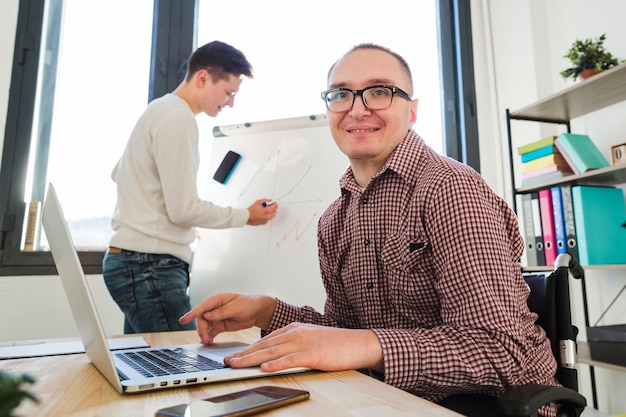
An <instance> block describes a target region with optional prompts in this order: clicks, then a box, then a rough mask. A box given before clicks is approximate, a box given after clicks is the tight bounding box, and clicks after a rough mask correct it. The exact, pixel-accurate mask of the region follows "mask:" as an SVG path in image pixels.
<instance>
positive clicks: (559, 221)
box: [550, 186, 578, 259]
mask: <svg viewBox="0 0 626 417" xmlns="http://www.w3.org/2000/svg"><path fill="white" fill-rule="evenodd" d="M550 193H551V195H552V214H553V216H554V240H555V241H556V253H557V255H558V254H561V253H565V252H567V244H566V241H565V220H564V218H563V199H562V196H561V187H559V186H555V187H552V188H550ZM576 259H578V258H576Z"/></svg>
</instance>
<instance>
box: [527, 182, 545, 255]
mask: <svg viewBox="0 0 626 417" xmlns="http://www.w3.org/2000/svg"><path fill="white" fill-rule="evenodd" d="M530 203H531V207H532V212H533V230H534V232H535V251H536V252H537V266H546V255H545V250H544V247H543V232H542V228H541V209H540V208H539V193H538V192H534V193H531V194H530Z"/></svg>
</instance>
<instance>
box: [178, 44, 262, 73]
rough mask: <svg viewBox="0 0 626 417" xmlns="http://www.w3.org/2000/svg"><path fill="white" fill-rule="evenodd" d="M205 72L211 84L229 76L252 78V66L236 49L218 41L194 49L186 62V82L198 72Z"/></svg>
mask: <svg viewBox="0 0 626 417" xmlns="http://www.w3.org/2000/svg"><path fill="white" fill-rule="evenodd" d="M203 69H205V70H207V71H208V72H209V74H211V78H212V79H213V82H217V81H219V80H227V79H228V77H229V76H230V75H235V76H237V77H239V76H241V75H245V76H247V77H250V78H252V65H250V63H249V62H248V60H247V59H246V57H245V55H244V54H243V53H242V52H241V51H240V50H239V49H237V48H234V47H232V46H230V45H228V44H227V43H224V42H220V41H213V42H209V43H207V44H205V45H203V46H201V47H199V48H198V49H196V50H195V51H194V52H193V53H192V54H191V56H190V57H189V61H188V62H187V75H186V76H185V78H186V79H187V81H189V80H190V79H191V77H192V76H193V75H194V74H195V73H197V72H198V71H200V70H203Z"/></svg>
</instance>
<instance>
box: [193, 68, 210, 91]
mask: <svg viewBox="0 0 626 417" xmlns="http://www.w3.org/2000/svg"><path fill="white" fill-rule="evenodd" d="M195 79H196V84H197V86H198V87H204V86H205V85H206V84H207V83H210V82H211V74H209V72H208V71H207V70H205V69H201V70H199V71H198V72H196V75H195Z"/></svg>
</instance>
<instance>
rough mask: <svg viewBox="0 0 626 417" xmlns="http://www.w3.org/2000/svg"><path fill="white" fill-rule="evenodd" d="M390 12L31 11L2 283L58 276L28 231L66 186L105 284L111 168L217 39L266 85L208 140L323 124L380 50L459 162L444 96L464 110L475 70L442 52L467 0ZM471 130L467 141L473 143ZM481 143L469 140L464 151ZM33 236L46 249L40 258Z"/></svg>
mask: <svg viewBox="0 0 626 417" xmlns="http://www.w3.org/2000/svg"><path fill="white" fill-rule="evenodd" d="M11 1H18V0H11ZM389 1H390V3H389V2H388V3H386V5H387V7H385V10H388V11H392V12H391V13H380V12H379V11H378V10H379V2H375V1H373V0H367V1H359V2H358V7H353V6H354V3H352V2H334V3H331V2H330V1H328V0H319V1H318V2H317V3H316V6H315V7H313V8H312V9H310V10H309V9H307V10H304V11H302V7H299V6H297V5H296V3H293V2H289V1H285V0H267V1H264V2H259V1H252V0H250V1H246V2H230V3H229V2H215V1H211V0H134V1H133V2H130V3H132V4H130V3H129V2H128V1H125V0H109V1H107V2H86V3H85V2H83V1H81V0H20V1H19V17H18V23H17V35H16V40H15V42H16V46H17V47H16V52H15V59H14V60H13V68H12V78H11V91H10V95H9V105H8V112H7V115H6V116H7V123H6V130H5V135H4V142H3V153H2V165H1V166H0V170H1V171H0V275H23V274H52V273H54V264H53V262H52V258H51V256H50V254H49V252H47V250H46V242H45V236H41V233H37V232H39V230H38V227H35V228H34V229H29V228H28V227H27V225H28V224H29V218H28V212H29V206H30V202H31V201H39V202H41V201H42V200H43V198H44V193H45V187H46V185H47V183H48V182H53V183H54V184H55V187H56V188H57V191H58V193H59V197H60V199H61V202H62V203H63V205H64V210H65V215H66V217H67V218H68V222H69V224H70V230H71V232H72V235H73V238H74V241H75V243H76V244H77V246H78V249H79V255H80V258H81V262H82V263H83V266H84V268H85V271H86V272H87V273H100V272H101V260H102V255H103V250H104V248H105V247H106V244H107V242H108V238H109V236H110V234H111V231H110V216H111V214H112V211H113V208H114V204H115V189H114V184H113V182H112V181H111V179H110V173H111V169H112V167H113V165H114V164H115V162H116V160H117V158H118V157H119V155H120V154H121V152H122V150H123V147H124V145H125V142H126V140H127V137H128V135H129V133H130V131H131V129H132V127H133V125H134V123H135V121H136V119H137V118H138V117H139V115H140V114H141V112H142V111H143V110H144V108H145V106H146V104H147V102H148V101H149V100H151V99H152V98H155V97H159V96H161V95H163V94H164V93H166V92H169V91H172V90H173V89H174V88H175V87H176V86H177V85H178V83H179V82H180V81H181V79H182V78H183V76H184V64H185V60H186V58H187V57H188V56H189V53H190V52H191V51H192V50H193V49H194V48H195V47H196V45H197V44H203V43H205V42H208V41H210V40H213V39H220V40H222V41H225V42H228V43H231V44H233V45H234V46H236V47H238V48H240V49H241V50H242V51H243V52H244V53H245V54H246V56H247V57H248V58H249V60H250V61H251V62H252V64H253V66H254V68H255V77H254V79H252V80H246V81H244V84H243V85H242V89H241V92H240V93H239V94H238V95H237V100H236V106H235V107H234V108H233V109H228V110H226V111H224V112H222V114H221V115H219V116H218V117H217V118H214V119H212V118H209V117H206V116H199V117H198V123H199V125H200V128H201V134H202V135H203V136H204V137H207V138H210V137H211V129H212V128H213V126H216V125H225V124H232V123H240V122H244V121H257V120H267V119H277V118H285V117H294V116H302V115H305V114H319V113H323V112H324V111H325V110H324V105H323V102H322V100H321V99H320V98H319V92H320V91H322V90H323V89H325V88H326V73H327V71H328V68H329V66H330V65H331V64H332V62H333V61H334V60H335V59H337V58H338V57H339V56H341V54H343V53H344V52H346V51H347V50H348V49H349V48H350V47H351V46H353V45H354V44H357V43H362V42H374V43H378V44H381V45H384V46H388V47H390V48H392V49H393V50H395V51H397V52H399V53H400V54H402V55H403V56H405V57H406V58H407V60H408V61H409V64H410V65H411V68H412V71H413V77H414V83H415V94H414V96H415V97H417V98H419V100H420V106H419V109H418V120H417V123H416V125H415V129H416V131H417V132H418V133H420V134H421V135H422V136H423V137H424V138H425V139H426V140H428V141H429V144H430V145H431V146H433V147H434V148H435V149H438V150H442V149H444V151H445V152H446V153H448V154H449V155H450V153H449V152H448V151H449V150H448V148H447V147H446V146H447V145H446V144H447V143H458V141H457V142H451V140H453V141H456V140H457V139H456V137H457V133H459V132H457V131H454V129H452V130H451V129H448V128H447V127H446V126H448V125H452V126H458V125H459V123H458V122H457V121H456V119H455V118H457V117H459V116H458V114H459V112H460V111H459V109H451V110H448V108H449V107H450V106H449V105H448V106H446V105H441V104H440V103H439V101H440V98H439V96H440V92H441V91H444V92H446V94H448V92H451V94H452V96H450V97H452V98H450V97H448V98H447V102H450V101H452V102H457V101H463V102H464V101H465V100H458V99H456V97H458V96H460V95H461V94H464V95H463V97H466V96H467V94H466V93H462V92H461V93H459V92H457V91H459V86H460V85H461V84H460V83H459V82H458V80H457V78H455V70H454V69H452V70H451V69H450V68H451V65H454V67H455V68H457V70H458V72H459V73H460V74H461V73H465V74H467V73H468V68H466V67H467V66H464V65H463V63H462V62H459V61H458V58H457V56H458V54H457V53H452V52H450V53H448V54H447V55H445V54H444V55H442V56H439V57H438V54H441V50H442V49H443V50H444V52H445V51H449V50H450V49H454V48H457V46H456V45H455V40H456V39H459V38H463V37H460V36H459V31H460V32H463V30H464V29H463V27H462V25H461V27H460V28H459V19H458V17H457V14H458V13H459V11H458V9H457V8H456V6H457V3H458V0H429V1H426V0H424V1H421V2H412V3H411V2H409V3H406V2H404V1H402V0H389ZM83 3H85V4H83ZM231 3H232V4H231ZM414 3H416V4H417V5H415V4H414ZM349 6H352V7H349ZM277 10H280V13H277ZM393 11H395V14H394V13H393ZM465 13H466V16H469V9H468V10H467V11H466V12H465ZM249 16H251V17H253V19H249V18H247V17H249ZM274 16H278V17H274ZM337 19H340V22H342V23H341V24H337ZM341 19H345V20H341ZM196 22H197V24H196ZM437 23H439V25H438V24H437ZM461 23H462V21H461ZM196 31H197V33H196ZM444 34H447V35H446V36H444ZM465 38H468V36H465ZM438 42H443V44H442V45H443V46H442V47H441V48H437V43H438ZM470 46H471V45H470ZM470 52H471V48H470ZM446 57H448V58H446ZM446 59H447V60H446ZM442 60H443V62H444V64H445V65H446V68H444V69H445V70H444V71H441V74H442V76H440V75H439V73H440V71H439V62H442ZM0 65H2V64H0ZM460 68H463V71H460ZM446 71H448V72H446ZM446 74H447V75H448V76H446ZM469 74H470V76H469V78H470V79H471V78H472V74H471V71H469ZM439 79H441V80H442V83H443V84H441V85H440V84H439V82H437V80H439ZM470 84H471V83H470ZM277 86H278V87H281V86H287V87H289V88H296V89H297V90H298V91H299V99H298V100H297V102H290V103H284V102H282V100H281V98H282V97H280V96H279V95H277V94H275V90H276V87H277ZM471 87H472V88H473V85H471ZM259 100H261V101H259ZM285 104H286V105H285ZM442 109H444V110H443V111H442ZM442 114H443V119H444V122H445V123H443V128H442V123H441V119H442ZM451 115H452V116H453V117H450V116H451ZM463 120H464V122H465V119H463ZM463 129H465V130H464V131H463V132H461V136H462V134H464V132H465V131H470V129H467V128H463ZM442 130H443V131H444V132H445V137H446V138H445V141H443V142H442V140H441V139H442ZM451 138H452V139H451ZM471 140H472V137H466V136H462V138H461V145H460V146H461V147H464V146H466V142H467V141H470V142H471ZM205 142H207V143H210V141H205ZM455 146H456V145H455ZM470 147H471V146H470ZM451 156H453V157H455V155H451ZM457 159H459V158H457ZM464 162H465V161H464ZM33 206H34V207H35V208H36V204H35V205H33ZM31 220H32V219H31ZM30 224H35V226H36V225H37V224H36V221H31V222H30ZM33 231H34V232H35V233H27V232H33ZM27 235H28V237H29V239H30V238H31V237H32V236H34V237H35V239H34V242H33V249H32V250H31V249H30V247H29V245H27V243H29V242H27V239H26V236H27ZM25 249H26V250H25Z"/></svg>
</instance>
